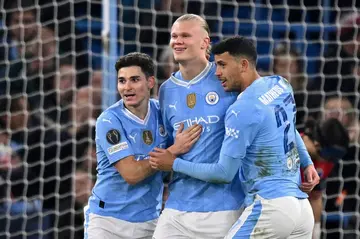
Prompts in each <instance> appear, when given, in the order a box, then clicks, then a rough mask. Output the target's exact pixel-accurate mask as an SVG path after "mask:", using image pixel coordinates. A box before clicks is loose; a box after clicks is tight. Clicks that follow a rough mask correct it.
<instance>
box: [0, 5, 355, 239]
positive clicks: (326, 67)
mask: <svg viewBox="0 0 360 239" xmlns="http://www.w3.org/2000/svg"><path fill="white" fill-rule="evenodd" d="M359 5H360V2H359V1H356V0H322V1H320V0H289V1H285V0H237V1H236V0H146V1H145V0H121V1H116V0H103V1H102V0H91V1H90V0H78V1H68V0H57V1H53V0H4V1H1V2H0V13H1V14H0V17H1V20H2V21H1V23H0V24H1V28H0V36H1V41H0V238H83V220H84V218H83V207H84V206H85V205H86V204H87V199H88V197H89V195H90V192H91V188H92V186H93V185H94V182H95V180H96V149H95V144H94V121H95V120H96V117H97V116H98V115H99V113H100V112H101V110H102V109H104V108H105V107H107V106H109V105H110V104H111V103H112V102H114V101H115V100H116V99H117V93H116V80H115V79H116V72H114V62H115V61H116V59H117V57H119V56H120V55H122V54H126V53H129V52H133V51H141V52H145V53H148V54H149V55H151V56H152V57H153V59H155V60H156V63H157V73H156V74H157V80H158V85H161V83H162V82H163V81H164V80H166V79H167V78H168V77H169V75H170V73H171V72H173V71H175V70H176V69H177V66H176V64H175V62H174V61H173V58H172V52H171V50H169V48H168V42H169V39H170V34H169V32H170V28H171V25H172V22H173V21H174V20H175V19H176V18H177V17H178V16H180V15H182V14H183V13H195V14H199V15H201V16H203V17H204V18H205V19H206V20H207V22H208V24H209V27H210V30H211V41H212V42H213V43H214V42H217V41H219V40H220V39H223V38H226V37H230V36H233V35H242V36H246V37H249V38H251V39H253V40H254V42H255V44H256V48H257V51H258V63H257V67H258V70H259V71H260V72H261V74H264V75H266V74H274V73H275V74H280V75H282V76H284V77H286V78H287V79H288V80H289V81H290V83H291V84H292V86H293V88H294V91H295V99H296V103H297V107H298V115H297V125H298V127H299V130H302V129H303V127H304V122H305V120H306V119H307V118H308V117H314V118H316V119H317V120H318V121H319V122H320V120H321V119H324V118H329V117H335V118H338V119H339V120H340V121H341V122H342V123H343V125H344V126H345V127H346V128H347V129H348V131H349V136H350V139H351V147H350V150H349V152H348V154H347V155H346V157H344V158H343V159H342V160H340V161H339V162H338V163H335V164H334V167H333V169H332V172H331V173H329V175H326V176H328V180H327V188H326V190H324V191H323V192H322V197H323V210H322V217H321V231H322V238H358V237H359V236H360V233H359V185H360V184H359V169H360V167H359V162H358V152H359V150H358V148H359V144H358V140H359V132H358V131H359V127H358V120H359V114H358V109H359V93H358V89H359V84H358V83H359V80H358V79H359V77H360V69H359V64H358V62H359V61H358V56H359V55H360V54H359V53H360V49H359V42H360V37H359V36H360V35H359V34H360V33H359V31H358V26H359V24H360V15H358V12H357V9H358V8H359ZM211 59H212V58H211ZM152 96H153V97H157V89H155V90H154V91H153V92H152ZM320 174H321V175H322V176H324V174H325V173H324V172H320ZM289 213H291V212H289Z"/></svg>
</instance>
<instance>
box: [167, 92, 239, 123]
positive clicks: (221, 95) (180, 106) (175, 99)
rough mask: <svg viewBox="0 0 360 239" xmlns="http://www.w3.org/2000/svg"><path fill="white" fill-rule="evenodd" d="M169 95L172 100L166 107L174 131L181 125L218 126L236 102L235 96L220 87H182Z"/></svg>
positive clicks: (168, 101)
mask: <svg viewBox="0 0 360 239" xmlns="http://www.w3.org/2000/svg"><path fill="white" fill-rule="evenodd" d="M168 93H169V96H170V97H168V99H170V100H166V104H164V107H166V109H165V112H166V118H167V120H168V121H169V123H170V124H171V125H172V128H173V129H174V130H177V129H178V127H179V126H180V124H181V123H184V125H185V128H186V127H189V126H191V125H193V124H202V125H212V124H216V123H218V122H219V121H221V120H223V118H224V116H225V113H226V110H227V108H228V107H229V106H230V105H231V104H232V103H233V102H234V101H235V96H233V95H232V94H229V93H226V92H224V91H223V89H222V88H220V87H204V86H195V87H190V88H185V87H182V88H178V89H176V91H175V90H173V91H172V92H168Z"/></svg>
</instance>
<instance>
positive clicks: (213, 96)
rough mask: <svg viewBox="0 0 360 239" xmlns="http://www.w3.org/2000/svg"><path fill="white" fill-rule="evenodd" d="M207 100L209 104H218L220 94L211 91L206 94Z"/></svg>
mask: <svg viewBox="0 0 360 239" xmlns="http://www.w3.org/2000/svg"><path fill="white" fill-rule="evenodd" d="M205 100H206V103H208V104H209V105H216V104H217V102H219V95H218V94H217V93H216V92H214V91H211V92H209V93H207V94H206V96H205Z"/></svg>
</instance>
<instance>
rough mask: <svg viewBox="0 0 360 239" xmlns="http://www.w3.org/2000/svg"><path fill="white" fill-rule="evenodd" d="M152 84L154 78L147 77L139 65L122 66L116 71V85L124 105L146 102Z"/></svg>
mask: <svg viewBox="0 0 360 239" xmlns="http://www.w3.org/2000/svg"><path fill="white" fill-rule="evenodd" d="M154 85H155V78H154V77H153V76H150V77H148V78H147V77H146V75H145V74H144V73H143V71H142V70H141V68H140V67H139V66H129V67H123V68H121V69H120V70H119V71H118V85H117V87H118V91H119V94H120V96H121V98H122V99H123V100H124V104H125V106H126V107H135V108H136V107H139V106H141V105H144V104H147V103H148V100H149V98H150V90H151V89H152V88H153V87H154Z"/></svg>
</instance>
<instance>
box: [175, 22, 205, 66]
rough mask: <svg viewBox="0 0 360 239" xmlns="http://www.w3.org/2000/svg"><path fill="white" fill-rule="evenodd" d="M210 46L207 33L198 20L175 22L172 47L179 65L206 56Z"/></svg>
mask: <svg viewBox="0 0 360 239" xmlns="http://www.w3.org/2000/svg"><path fill="white" fill-rule="evenodd" d="M209 44H210V39H209V37H208V36H207V33H206V31H205V30H204V29H203V28H202V26H201V24H200V22H198V21H196V20H190V21H180V22H175V23H174V25H173V26H172V28H171V39H170V47H171V48H172V49H173V53H174V58H175V61H177V62H179V63H181V62H186V61H189V60H193V59H196V58H198V57H199V56H202V55H205V52H206V49H207V47H208V45H209Z"/></svg>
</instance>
